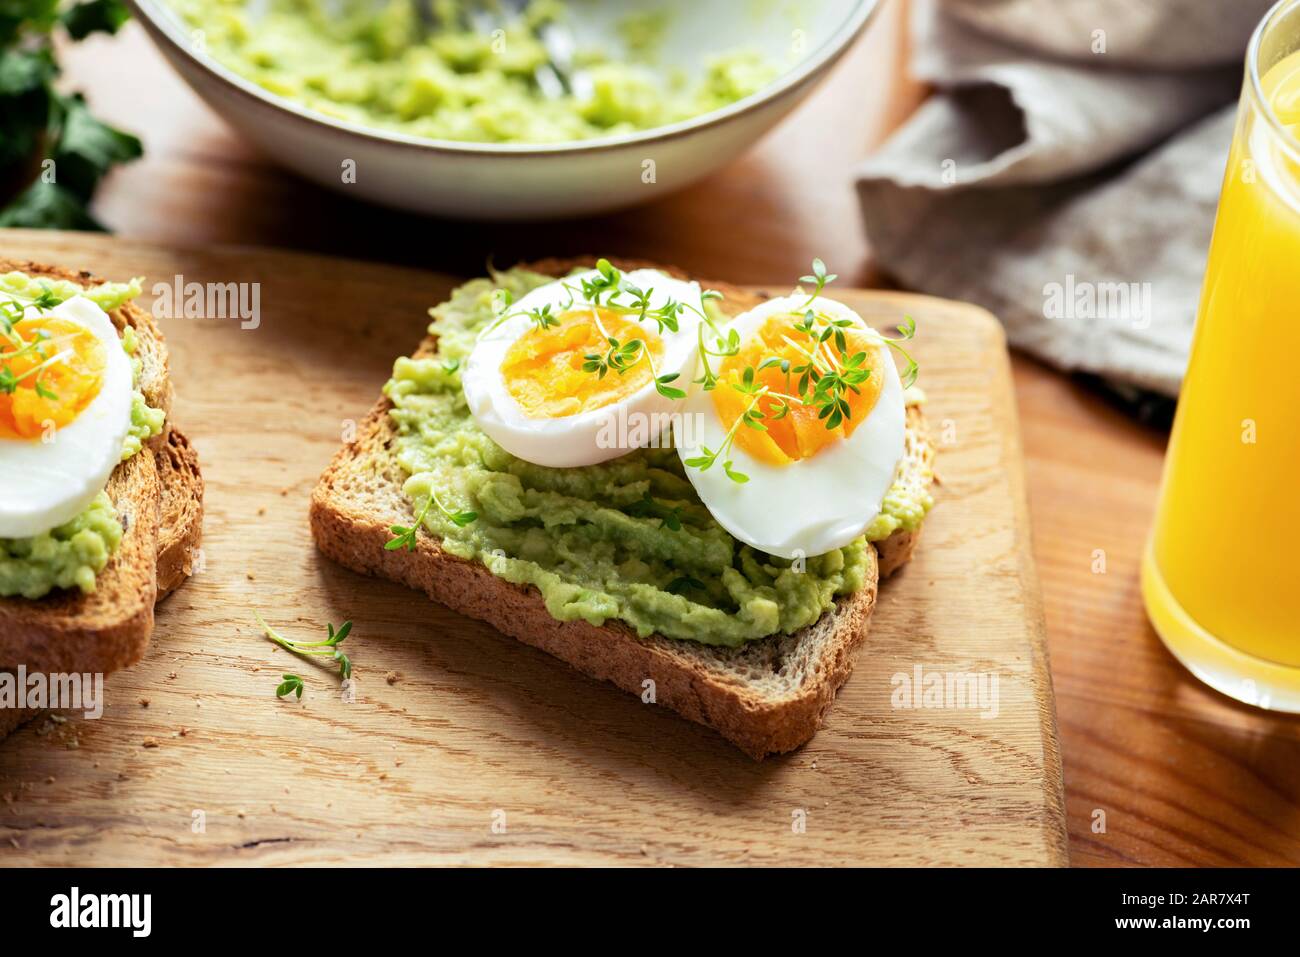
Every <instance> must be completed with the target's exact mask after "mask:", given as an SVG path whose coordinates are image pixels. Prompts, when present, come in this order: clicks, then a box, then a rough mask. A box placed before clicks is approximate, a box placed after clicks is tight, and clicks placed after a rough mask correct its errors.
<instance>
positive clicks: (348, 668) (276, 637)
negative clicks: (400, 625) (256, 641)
mask: <svg viewBox="0 0 1300 957" xmlns="http://www.w3.org/2000/svg"><path fill="white" fill-rule="evenodd" d="M253 617H254V618H255V619H256V620H257V624H258V626H259V627H260V628H261V629H262V634H264V635H265V636H266V637H267V638H269V639H270V640H271V641H273V642H275V643H276V644H277V645H279V646H280V647H281V648H283V649H285V650H286V651H292V652H293V653H294V654H295V655H300V656H302V657H304V658H307V660H309V661H312V660H315V658H314V657H313V656H317V655H326V656H328V657H329V659H330V660H331V661H337V662H338V665H339V677H340V678H342V679H343V680H344V681H347V680H348V679H349V678H351V677H352V662H351V661H350V660H349V659H348V656H347V655H345V654H344V653H343V652H342V651H340V650H339V645H341V644H343V640H344V639H345V638H347V636H348V635H349V634H350V633H351V631H352V622H350V621H345V622H344V623H343V624H342V625H340V626H339V628H338V630H337V631H335V630H334V626H333V625H328V626H327V628H326V636H325V640H324V641H292V640H290V639H288V638H286V637H284V635H282V634H280V633H279V632H278V631H276V630H275V629H274V628H272V627H271V626H270V625H268V624H267V623H266V619H264V618H263V617H262V616H261V615H260V614H259V613H258V612H253ZM317 663H318V664H324V662H317ZM283 677H284V683H282V684H281V685H280V687H279V688H277V689H276V696H277V697H279V696H280V695H281V689H284V693H285V694H287V693H289V692H290V691H292V690H294V688H293V687H292V685H291V680H292V679H294V678H296V677H297V676H296V675H284V676H283ZM286 685H288V686H289V687H286ZM301 685H302V679H301V678H298V686H299V691H298V697H300V698H301V697H302V692H301V690H300V689H301Z"/></svg>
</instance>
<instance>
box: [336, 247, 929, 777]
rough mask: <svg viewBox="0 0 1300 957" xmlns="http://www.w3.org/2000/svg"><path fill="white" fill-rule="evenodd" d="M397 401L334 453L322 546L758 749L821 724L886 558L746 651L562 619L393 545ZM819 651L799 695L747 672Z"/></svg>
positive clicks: (535, 598)
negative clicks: (842, 594) (855, 587)
mask: <svg viewBox="0 0 1300 957" xmlns="http://www.w3.org/2000/svg"><path fill="white" fill-rule="evenodd" d="M585 261H589V260H585ZM579 264H580V262H575V261H569V260H545V261H542V262H538V263H533V264H529V265H528V266H526V268H530V269H533V270H535V271H537V272H542V273H545V274H548V275H563V274H564V273H566V272H568V271H570V270H571V269H572V268H573V267H574V266H575V265H579ZM616 265H617V266H619V268H622V269H631V268H637V267H638V266H640V265H649V264H640V263H632V262H626V261H622V262H617V263H616ZM656 268H662V267H656ZM665 271H667V272H673V273H675V274H677V275H681V274H680V273H679V272H677V271H675V270H665ZM715 288H719V287H717V286H715ZM723 291H724V292H726V294H727V298H728V302H729V303H732V304H738V305H739V306H740V307H741V308H748V307H749V305H752V304H753V303H756V302H757V301H758V300H759V299H760V297H756V296H754V295H753V294H751V293H749V292H747V291H742V290H739V289H734V288H733V289H730V290H727V289H725V288H724V289H723ZM435 347H436V344H435V342H434V340H433V339H432V338H429V337H426V339H425V340H424V341H423V342H422V343H421V344H420V347H419V348H418V349H417V350H416V355H420V354H428V353H429V352H430V351H431V350H433V349H434V348H435ZM390 409H391V404H390V403H389V402H388V400H387V399H381V401H380V402H379V403H377V404H376V405H375V406H374V408H373V409H371V411H370V413H369V414H368V416H367V417H366V419H365V420H364V421H363V422H362V424H361V426H360V427H359V429H358V432H357V436H356V438H355V439H354V440H353V441H351V442H349V443H348V444H346V445H345V446H344V447H343V448H342V449H340V451H339V452H338V453H337V454H336V455H335V457H334V459H333V461H332V462H331V463H330V465H329V467H328V468H327V469H326V470H325V472H324V474H323V475H322V476H321V479H320V482H319V483H318V484H317V486H316V488H315V490H314V491H313V494H312V501H311V510H310V518H311V527H312V533H313V536H314V537H315V540H316V543H317V546H318V547H319V549H320V550H321V552H322V553H323V554H325V555H326V556H327V557H329V558H331V559H333V560H334V561H336V562H338V563H339V564H341V565H344V566H345V567H348V568H351V569H353V570H354V571H358V572H361V573H363V574H367V575H374V576H378V577H381V578H387V579H390V580H392V581H396V582H400V583H402V584H405V585H407V586H409V587H411V588H415V589H418V590H420V591H423V592H424V593H426V594H427V595H429V596H430V597H431V598H433V599H434V600H436V601H438V602H441V603H442V604H444V605H446V606H448V607H449V608H451V609H453V610H455V611H458V612H460V613H462V614H465V615H469V616H471V617H474V618H478V619H481V620H483V621H486V622H488V623H489V624H491V625H492V626H494V627H495V628H497V629H498V630H499V631H501V632H503V633H505V634H507V635H510V636H511V637H514V638H517V639H519V640H520V641H523V642H525V643H526V644H529V645H533V646H534V647H537V648H540V649H542V650H543V651H546V652H548V653H549V654H551V655H554V656H555V657H557V658H559V659H560V660H562V661H564V662H566V663H567V664H569V665H571V666H573V667H574V668H576V669H577V670H579V671H581V672H583V673H584V674H587V675H589V676H591V677H594V678H598V679H601V680H605V681H610V682H612V683H613V684H615V685H617V686H618V687H620V688H622V689H623V690H625V691H628V692H631V693H633V694H636V695H641V694H642V693H643V692H644V690H645V687H646V686H645V685H644V682H645V681H646V680H647V679H650V680H653V681H654V691H655V700H656V703H658V704H661V705H666V706H667V707H669V708H671V709H673V710H674V711H677V712H678V713H679V714H681V715H682V716H683V717H686V718H688V719H690V720H692V721H695V722H698V723H700V724H704V725H707V726H709V727H712V728H714V729H716V730H717V731H718V732H719V733H720V734H722V735H723V737H725V738H726V739H727V740H729V741H731V742H732V743H733V744H735V745H736V746H737V747H739V748H740V749H741V750H742V751H744V752H745V753H746V754H748V755H750V756H751V757H753V758H756V759H761V758H763V757H764V756H765V755H768V754H773V753H781V752H785V751H790V750H793V749H794V748H797V747H799V746H800V745H802V744H804V743H805V742H807V741H808V740H809V739H810V738H811V737H812V736H813V735H814V734H815V733H816V731H817V729H818V727H820V725H821V723H822V721H823V719H824V717H825V715H826V713H827V711H828V710H829V709H830V707H831V705H832V703H833V701H834V698H835V694H836V692H837V691H838V689H839V687H840V686H841V685H842V684H843V683H844V681H845V680H847V678H848V676H849V674H850V672H851V671H852V668H853V660H854V652H855V651H856V650H857V648H858V647H859V646H860V645H861V644H862V642H863V641H864V640H865V639H866V634H867V625H868V622H869V620H870V617H871V612H872V610H873V608H874V607H875V601H876V593H877V588H876V582H877V580H878V574H877V568H876V567H873V568H872V569H870V570H869V573H868V575H867V584H866V585H865V586H864V587H863V588H862V589H860V590H859V591H858V592H856V593H855V594H854V595H852V596H850V597H848V598H847V599H845V600H843V601H841V602H840V603H838V604H837V605H836V607H835V608H833V609H832V610H831V611H829V612H827V613H826V614H825V615H823V616H822V618H821V619H820V620H819V621H818V622H816V623H814V624H813V625H811V626H809V627H807V628H805V629H802V630H801V631H800V632H799V633H797V634H795V635H793V636H777V637H773V638H770V639H764V640H762V641H759V642H751V643H750V645H749V646H747V647H745V648H741V649H716V648H710V647H708V646H702V645H699V644H697V643H695V642H689V641H679V640H674V639H671V638H665V637H662V636H659V635H652V636H650V637H648V638H639V637H638V636H637V635H636V634H635V633H634V632H633V631H632V630H631V629H630V628H628V627H627V626H625V625H624V624H622V623H621V622H618V621H612V622H607V623H606V624H604V625H602V626H600V627H596V626H593V625H590V624H588V623H587V622H584V621H559V620H557V619H555V618H553V617H552V616H551V615H550V613H549V612H548V611H547V610H546V606H545V603H544V601H543V599H542V596H541V594H540V592H539V591H538V590H537V589H536V588H534V587H531V586H521V585H515V584H512V583H510V582H506V581H504V580H503V579H500V578H497V577H496V576H494V575H493V574H492V573H491V572H490V571H489V570H488V569H487V568H486V566H484V565H483V564H482V563H479V562H469V561H465V560H463V559H461V558H458V557H456V556H453V555H450V554H448V553H446V552H444V551H443V550H442V548H441V547H440V546H439V545H438V544H437V543H436V542H435V541H434V540H433V539H431V538H429V537H428V536H421V537H420V538H418V539H417V543H416V548H415V549H414V551H412V552H403V551H387V550H385V548H384V545H385V543H386V542H387V541H388V540H389V539H390V538H391V533H390V531H389V526H391V525H393V524H408V525H409V524H410V523H411V521H412V520H413V515H412V510H411V508H410V505H409V503H407V502H406V500H405V498H404V496H403V495H402V493H401V488H402V484H403V481H404V478H405V476H404V475H403V474H402V473H401V471H400V468H399V467H398V466H397V464H396V462H395V461H394V459H393V456H392V454H391V451H390V450H391V448H392V444H393V442H394V440H395V439H396V432H395V429H394V427H393V425H392V422H391V418H390V416H389V415H388V413H389V410H390ZM909 427H910V428H913V429H917V430H920V432H921V433H924V430H925V424H924V419H923V417H922V416H921V414H920V412H919V410H914V411H913V412H909ZM927 441H928V440H927ZM916 538H917V535H916V534H915V533H913V534H910V535H901V534H900V535H898V536H897V541H895V540H894V539H891V540H890V541H889V542H886V543H881V544H882V546H883V547H882V549H881V554H882V555H887V556H888V559H889V562H890V566H891V571H892V570H895V569H897V568H898V567H900V566H901V564H902V563H903V562H905V561H906V560H907V558H908V557H910V555H911V552H912V550H913V549H914V548H915V545H916ZM872 557H873V559H874V557H875V556H874V553H873V555H872ZM873 564H874V562H873ZM881 564H882V565H883V561H882V563H881ZM809 656H811V657H812V658H813V659H815V666H814V667H811V668H809V669H808V671H807V675H808V677H807V680H803V681H801V682H799V683H798V685H797V687H796V688H795V690H794V691H793V692H790V693H781V694H775V695H774V694H771V693H763V692H762V691H761V690H758V689H757V688H755V687H751V686H750V684H749V683H747V682H746V681H744V680H742V679H740V678H738V677H737V673H738V671H744V670H746V669H748V668H750V667H751V664H752V666H754V667H757V668H760V669H763V668H784V667H786V665H787V664H788V663H789V662H791V661H796V660H799V659H801V658H808V657H809Z"/></svg>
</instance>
